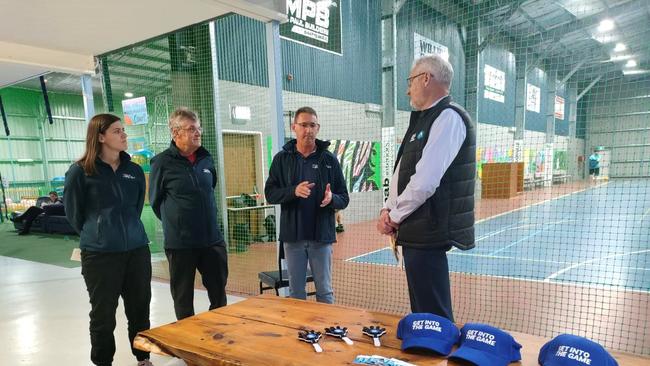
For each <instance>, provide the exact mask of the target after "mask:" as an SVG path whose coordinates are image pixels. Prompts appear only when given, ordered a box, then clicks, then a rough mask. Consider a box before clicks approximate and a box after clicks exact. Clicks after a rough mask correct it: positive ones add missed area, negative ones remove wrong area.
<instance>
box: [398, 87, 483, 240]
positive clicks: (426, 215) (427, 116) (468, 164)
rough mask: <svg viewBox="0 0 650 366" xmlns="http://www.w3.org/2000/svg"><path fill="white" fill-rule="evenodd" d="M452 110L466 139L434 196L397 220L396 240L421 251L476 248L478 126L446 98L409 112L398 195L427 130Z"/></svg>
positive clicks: (418, 155) (415, 160)
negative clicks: (444, 113) (457, 115)
mask: <svg viewBox="0 0 650 366" xmlns="http://www.w3.org/2000/svg"><path fill="white" fill-rule="evenodd" d="M448 108H450V109H453V110H454V111H456V112H457V113H458V114H459V115H460V117H461V118H462V119H463V123H465V128H466V136H465V141H464V142H463V144H462V145H461V148H460V151H459V152H458V154H457V155H456V158H454V161H453V162H452V163H451V165H450V166H449V168H448V169H447V171H446V172H445V174H444V175H443V176H442V179H441V181H440V186H439V187H438V188H437V189H436V191H435V193H434V194H433V196H431V197H429V199H427V200H426V201H425V202H424V203H423V204H422V206H420V207H419V208H417V209H416V210H415V211H413V213H411V214H410V215H409V216H408V217H407V218H406V219H405V220H404V221H402V223H401V224H400V228H399V232H398V235H397V242H398V243H399V244H400V245H403V246H407V247H413V248H419V249H426V248H431V249H446V250H449V249H450V248H451V246H452V245H453V246H455V247H457V248H458V249H462V250H467V249H471V248H473V247H474V184H475V179H476V178H475V176H476V174H475V172H476V130H475V127H474V124H473V123H472V120H471V119H470V117H469V115H468V114H467V112H466V111H465V110H464V109H463V108H462V107H460V106H459V105H457V104H455V103H452V101H451V97H449V96H447V97H445V98H443V99H441V100H440V102H438V103H437V104H436V105H435V106H434V107H432V108H430V109H427V110H424V111H418V112H412V113H411V119H410V121H409V127H408V130H407V131H406V135H405V137H404V141H402V145H401V146H400V149H399V152H398V153H397V159H396V162H400V163H399V167H400V170H399V180H398V184H397V186H398V194H402V192H403V191H404V189H405V188H406V185H407V184H408V183H409V181H410V180H411V176H412V175H413V174H415V166H416V164H417V163H418V161H419V160H420V158H421V157H422V151H423V149H424V146H425V145H426V143H427V140H428V139H429V131H430V130H431V126H432V125H433V123H435V121H436V119H437V118H438V116H440V113H442V111H443V110H445V109H448Z"/></svg>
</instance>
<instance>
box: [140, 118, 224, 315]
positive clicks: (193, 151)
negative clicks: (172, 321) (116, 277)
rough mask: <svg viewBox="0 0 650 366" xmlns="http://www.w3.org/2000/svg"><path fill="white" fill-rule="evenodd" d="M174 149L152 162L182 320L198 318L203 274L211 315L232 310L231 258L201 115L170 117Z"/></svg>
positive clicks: (154, 198)
mask: <svg viewBox="0 0 650 366" xmlns="http://www.w3.org/2000/svg"><path fill="white" fill-rule="evenodd" d="M169 130H170V132H171V135H172V141H171V144H170V146H169V148H168V149H167V150H165V151H163V152H161V153H160V154H158V155H156V156H155V157H154V158H153V159H151V178H150V180H149V181H150V184H149V202H151V208H152V209H153V212H154V213H155V214H156V216H158V218H159V219H161V220H162V227H163V234H164V241H165V254H166V255H167V260H168V262H169V286H170V288H171V293H172V298H173V299H174V310H175V312H176V318H177V319H178V320H180V319H183V318H187V317H189V316H192V315H194V276H195V273H196V270H197V269H198V271H199V272H200V273H201V278H202V280H203V286H205V289H206V290H208V298H209V299H210V310H212V309H214V308H218V307H221V306H225V305H226V280H227V278H228V256H227V253H226V246H225V242H224V239H223V235H222V234H221V231H220V230H219V226H218V224H217V205H216V202H215V198H214V187H215V186H216V184H217V173H216V170H215V168H214V161H213V160H212V156H211V155H210V153H209V152H208V150H206V149H205V148H204V147H202V146H201V133H202V132H203V130H202V129H201V125H200V122H199V118H198V116H197V115H196V113H194V112H192V111H190V110H189V109H187V108H179V109H177V110H176V111H174V113H172V115H171V116H170V117H169Z"/></svg>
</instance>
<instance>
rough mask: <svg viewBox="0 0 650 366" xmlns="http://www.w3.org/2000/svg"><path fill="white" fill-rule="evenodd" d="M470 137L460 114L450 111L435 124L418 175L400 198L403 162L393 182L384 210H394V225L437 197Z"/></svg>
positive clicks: (415, 175) (392, 217)
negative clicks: (427, 201) (399, 188)
mask: <svg viewBox="0 0 650 366" xmlns="http://www.w3.org/2000/svg"><path fill="white" fill-rule="evenodd" d="M443 98H444V97H443ZM441 99H442V98H440V99H438V100H436V101H435V102H434V103H433V104H432V105H431V107H429V108H427V109H430V108H433V107H434V106H435V105H436V104H438V102H440V100H441ZM466 135H467V129H466V128H465V123H464V122H463V119H462V118H461V117H460V115H459V114H458V113H457V112H456V111H454V110H453V109H449V108H447V109H445V110H444V111H442V113H440V116H438V118H436V120H435V122H434V123H433V125H431V129H430V130H429V139H428V140H427V143H426V145H425V146H424V149H423V150H422V157H421V158H420V160H419V161H418V162H417V164H416V165H415V174H413V175H412V176H411V180H410V181H409V183H408V184H407V185H406V188H405V189H404V191H402V194H400V195H399V196H398V195H397V191H398V188H397V183H398V179H399V168H400V163H401V159H400V162H398V163H397V168H396V169H395V172H394V173H393V177H392V178H391V181H390V187H389V191H388V199H387V200H386V202H385V203H384V207H385V208H387V209H389V210H390V214H389V215H390V218H391V220H393V222H396V223H398V224H399V223H401V222H402V221H404V219H406V218H407V217H408V216H409V215H410V214H411V213H413V211H415V210H416V209H417V208H418V207H420V206H422V204H423V203H424V201H426V200H427V199H428V198H429V197H431V196H433V194H434V193H435V192H436V189H437V188H438V187H439V186H440V180H441V179H442V176H443V175H444V174H445V172H446V171H447V169H448V168H449V166H450V165H451V163H452V162H453V161H454V159H455V158H456V155H458V152H459V151H460V148H461V146H462V145H463V142H464V141H465V136H466ZM402 143H403V144H406V143H408V141H407V140H404V141H402Z"/></svg>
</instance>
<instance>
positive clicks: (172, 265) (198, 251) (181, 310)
mask: <svg viewBox="0 0 650 366" xmlns="http://www.w3.org/2000/svg"><path fill="white" fill-rule="evenodd" d="M165 254H166V255H167V261H168V262H169V286H170V288H171V292H172V298H173V299H174V310H175V312H176V319H178V320H181V319H183V318H187V317H190V316H192V315H194V277H195V275H196V271H197V270H198V271H199V273H201V278H202V279H203V286H204V287H205V289H206V290H208V298H209V299H210V310H212V309H215V308H218V307H221V306H225V305H226V281H227V280H228V254H227V253H226V248H225V247H222V246H212V247H207V248H191V249H165Z"/></svg>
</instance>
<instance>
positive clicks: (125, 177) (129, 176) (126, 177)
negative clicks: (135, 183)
mask: <svg viewBox="0 0 650 366" xmlns="http://www.w3.org/2000/svg"><path fill="white" fill-rule="evenodd" d="M122 178H124V179H135V177H134V176H132V175H131V174H128V173H122Z"/></svg>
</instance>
